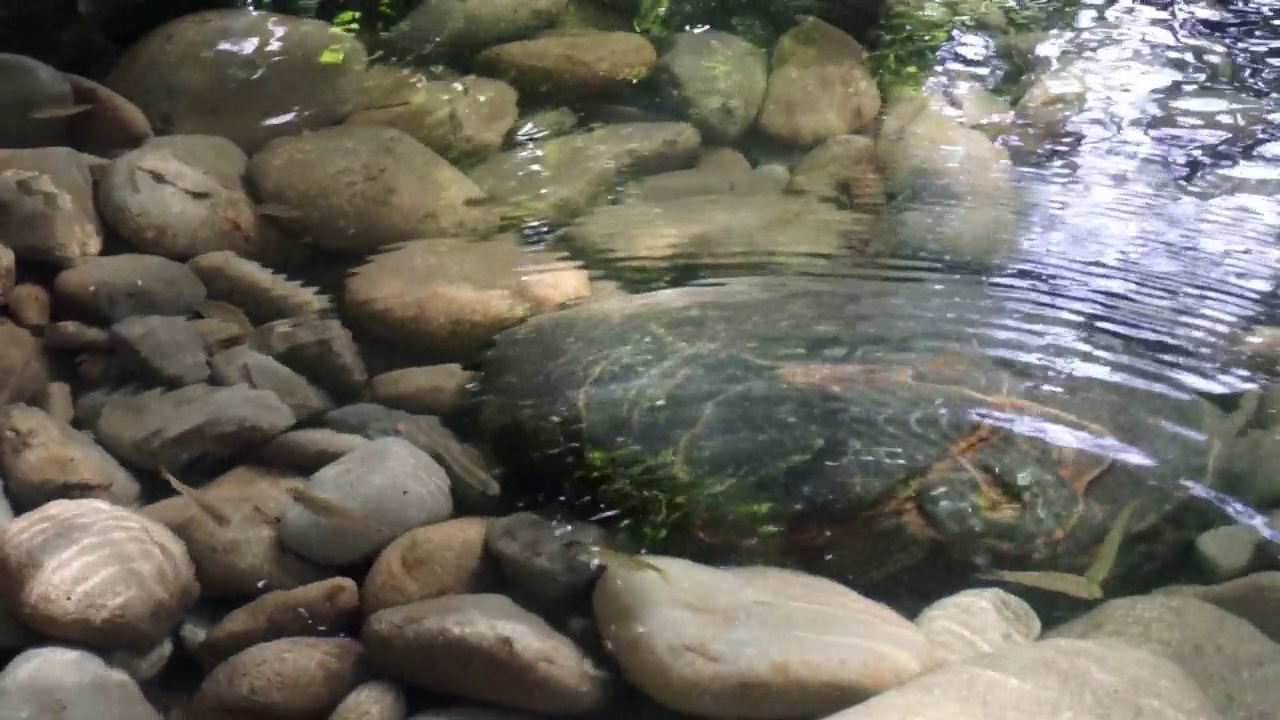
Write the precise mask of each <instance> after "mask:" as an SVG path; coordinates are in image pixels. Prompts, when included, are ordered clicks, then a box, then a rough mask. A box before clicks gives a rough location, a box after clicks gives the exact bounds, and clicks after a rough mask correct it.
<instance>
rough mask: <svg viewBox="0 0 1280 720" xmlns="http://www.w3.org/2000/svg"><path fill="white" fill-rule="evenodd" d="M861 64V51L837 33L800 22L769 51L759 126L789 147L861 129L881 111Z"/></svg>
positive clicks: (809, 20)
mask: <svg viewBox="0 0 1280 720" xmlns="http://www.w3.org/2000/svg"><path fill="white" fill-rule="evenodd" d="M866 63H867V52H866V50H864V49H863V48H862V46H861V45H860V44H858V41H857V40H854V39H853V38H852V37H850V36H849V35H847V34H845V33H844V32H843V31H841V30H840V29H839V28H836V27H835V26H833V25H830V24H828V23H826V22H823V21H822V20H819V19H818V18H816V17H807V18H805V19H803V20H801V21H800V23H799V24H797V25H796V26H795V27H793V28H791V29H790V30H788V31H787V32H786V33H785V34H784V35H783V36H782V37H780V38H778V42H777V44H776V45H775V46H774V48H773V57H772V60H771V69H770V72H769V83H768V89H767V90H766V91H765V95H764V101H763V103H762V105H761V107H760V115H759V117H758V118H757V119H756V123H757V125H758V127H759V128H760V129H761V130H762V131H763V132H764V133H765V134H766V135H769V136H770V137H772V138H774V139H775V140H779V141H781V142H784V143H789V144H792V145H816V144H817V143H820V142H822V141H823V140H826V139H827V138H830V137H834V136H836V135H848V134H849V133H852V132H855V131H857V130H860V129H861V128H863V127H865V126H866V125H868V124H870V123H871V122H872V121H873V120H874V119H875V117H876V115H877V114H878V113H879V112H880V90H879V88H878V87H877V86H876V80H875V78H874V77H873V76H872V75H871V71H870V70H868V69H867V66H866Z"/></svg>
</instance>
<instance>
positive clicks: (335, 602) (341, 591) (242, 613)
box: [197, 577, 360, 666]
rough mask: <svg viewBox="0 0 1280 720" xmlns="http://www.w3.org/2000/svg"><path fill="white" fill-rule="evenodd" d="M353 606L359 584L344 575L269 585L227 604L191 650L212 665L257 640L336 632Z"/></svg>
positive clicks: (357, 599) (353, 611) (350, 615)
mask: <svg viewBox="0 0 1280 720" xmlns="http://www.w3.org/2000/svg"><path fill="white" fill-rule="evenodd" d="M359 611H360V593H359V589H358V588H357V587H356V584H355V582H354V581H352V580H351V579H350V578H345V577H335V578H329V579H327V580H321V581H319V582H314V583H310V584H308V585H303V586H301V587H296V588H292V589H289V590H273V591H271V592H268V593H266V594H264V595H261V596H259V597H256V598H254V599H253V600H250V601H249V602H247V603H245V604H244V605H241V606H240V607H238V608H236V609H235V610H232V611H231V612H230V613H227V615H226V616H224V617H223V618H222V619H221V620H220V621H218V623H217V624H216V625H214V626H213V627H211V628H209V632H208V634H206V635H205V637H204V640H203V641H202V642H201V643H200V645H199V647H198V649H197V654H198V655H199V656H200V659H201V660H202V661H203V662H204V663H205V664H206V665H209V666H212V665H216V664H218V663H220V662H222V661H223V660H225V659H227V658H228V657H231V656H232V655H235V654H236V653H238V652H240V651H242V650H245V649H247V648H250V647H253V646H254V645H257V644H259V643H264V642H269V641H271V640H278V639H280V638H283V637H302V636H309V635H322V634H337V633H339V632H342V631H344V630H346V629H347V627H348V625H349V624H350V623H351V621H353V620H354V619H355V618H356V616H357V614H358V613H359Z"/></svg>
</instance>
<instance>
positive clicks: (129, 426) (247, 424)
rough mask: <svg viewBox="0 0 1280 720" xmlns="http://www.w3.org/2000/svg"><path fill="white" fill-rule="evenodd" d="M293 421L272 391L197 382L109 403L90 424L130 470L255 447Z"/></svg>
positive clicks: (174, 465) (178, 465) (179, 464)
mask: <svg viewBox="0 0 1280 720" xmlns="http://www.w3.org/2000/svg"><path fill="white" fill-rule="evenodd" d="M295 421H296V418H295V417H294V415H293V412H292V411H291V410H289V407H288V406H287V405H285V404H284V403H283V402H281V401H280V399H279V398H277V397H276V396H275V394H274V393H271V392H268V391H265V390H254V389H252V388H250V387H248V386H247V385H235V386H232V387H213V386H210V385H204V384H196V385H188V386H186V387H183V388H180V389H177V390H172V391H168V392H164V391H151V392H147V393H143V394H141V395H136V396H122V397H116V398H112V399H110V400H108V401H107V402H106V404H105V405H103V407H102V410H101V413H100V414H99V415H98V417H97V421H96V422H95V423H94V432H95V433H96V434H97V436H98V439H99V440H100V441H101V442H102V444H103V446H104V447H106V448H107V449H108V450H110V451H111V452H112V453H113V454H115V455H116V457H119V458H120V459H122V460H124V461H125V462H126V463H129V464H131V465H133V466H135V467H141V468H154V467H156V466H164V467H167V468H169V469H170V470H178V469H179V468H181V467H184V466H185V465H187V464H188V463H190V462H192V461H194V460H196V459H202V458H204V459H220V458H226V457H229V456H231V455H233V454H235V453H237V452H241V451H244V450H247V449H250V448H252V447H254V446H257V445H260V444H262V443H264V442H266V441H267V440H269V439H271V438H273V437H275V436H276V435H279V434H280V433H282V432H284V431H285V430H288V429H289V428H290V427H291V426H292V425H293V424H294V422H295Z"/></svg>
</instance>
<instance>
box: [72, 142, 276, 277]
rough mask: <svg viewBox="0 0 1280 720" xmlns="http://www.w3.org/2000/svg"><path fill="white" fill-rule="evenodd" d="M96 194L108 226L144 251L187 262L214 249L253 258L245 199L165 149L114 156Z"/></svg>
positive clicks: (253, 221)
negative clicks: (233, 251)
mask: <svg viewBox="0 0 1280 720" xmlns="http://www.w3.org/2000/svg"><path fill="white" fill-rule="evenodd" d="M97 195H98V208H99V209H100V210H101V211H102V216H103V218H104V219H105V220H106V221H107V224H109V225H110V226H111V227H112V228H113V229H114V230H115V231H116V232H118V233H120V234H121V235H122V236H124V238H125V239H126V240H128V241H129V242H130V243H131V244H132V245H133V246H134V247H136V248H138V249H139V250H142V251H144V252H149V253H154V254H156V255H160V256H163V257H167V258H172V259H174V260H188V259H190V258H193V257H195V256H196V255H200V254H203V253H207V252H213V251H216V250H235V251H236V252H238V253H241V254H251V253H252V252H253V250H254V247H255V245H256V236H257V216H256V215H255V213H254V209H253V203H252V202H251V201H250V200H249V198H248V196H247V195H245V194H244V192H243V191H241V190H239V189H234V188H228V187H226V186H225V185H223V184H222V183H221V182H219V181H218V180H217V179H215V178H214V177H212V176H210V175H208V174H207V173H205V172H204V171H202V170H199V169H197V168H194V167H191V166H190V165H187V164H185V163H183V162H181V161H179V160H178V159H177V158H175V157H174V156H173V155H172V154H170V153H169V152H168V151H167V150H163V149H159V148H153V147H147V146H143V147H141V148H138V149H137V150H131V151H129V152H127V153H125V154H124V155H121V156H120V157H118V158H116V159H115V160H113V161H112V162H111V164H110V165H109V166H108V167H107V170H106V172H105V173H103V177H102V179H101V180H100V182H99V185H98V193H97Z"/></svg>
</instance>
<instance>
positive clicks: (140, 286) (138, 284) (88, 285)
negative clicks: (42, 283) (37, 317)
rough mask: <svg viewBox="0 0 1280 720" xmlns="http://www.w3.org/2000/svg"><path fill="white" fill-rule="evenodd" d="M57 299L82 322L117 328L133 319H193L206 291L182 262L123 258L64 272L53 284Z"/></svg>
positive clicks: (92, 262)
mask: <svg viewBox="0 0 1280 720" xmlns="http://www.w3.org/2000/svg"><path fill="white" fill-rule="evenodd" d="M53 295H54V300H55V302H56V303H57V304H58V306H59V307H60V308H64V309H65V310H67V311H70V312H71V313H72V314H74V315H77V316H79V317H80V318H82V319H86V320H98V321H105V322H109V323H116V322H119V321H121V320H124V319H125V318H128V317H133V316H134V315H179V316H186V315H190V314H191V313H193V312H195V309H196V307H197V306H199V305H200V303H202V302H204V300H205V297H206V291H205V287H204V283H203V282H201V281H200V278H199V276H197V275H196V274H195V273H194V272H192V271H191V270H190V269H189V268H188V267H186V266H185V265H183V264H182V263H180V262H175V261H173V260H170V259H168V258H163V257H160V256H158V255H140V254H132V253H123V254H120V255H111V256H109V257H100V258H91V259H89V260H86V261H84V262H82V263H80V264H78V265H76V266H75V267H72V268H67V269H66V270H63V271H62V272H61V273H59V274H58V276H57V278H55V279H54V281H53Z"/></svg>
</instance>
